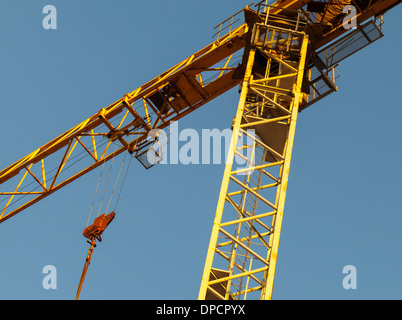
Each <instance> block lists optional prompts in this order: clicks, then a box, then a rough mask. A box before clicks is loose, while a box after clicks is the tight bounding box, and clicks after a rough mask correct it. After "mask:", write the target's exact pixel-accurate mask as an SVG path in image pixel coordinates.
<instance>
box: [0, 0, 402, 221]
mask: <svg viewBox="0 0 402 320" xmlns="http://www.w3.org/2000/svg"><path fill="white" fill-rule="evenodd" d="M354 1H355V0H354ZM309 2H311V1H310V0H284V1H278V2H277V3H275V4H274V6H273V9H272V10H271V14H281V13H283V12H284V10H287V9H292V10H296V9H300V8H302V7H303V6H305V5H306V4H308V3H309ZM398 3H400V0H378V1H362V2H361V4H360V6H358V8H359V12H358V22H359V23H361V22H363V21H365V20H367V19H369V18H371V17H372V16H375V15H377V14H379V13H382V12H384V11H386V10H387V9H388V8H391V7H393V6H395V5H396V4H398ZM242 11H243V10H242ZM244 11H245V13H246V22H245V23H244V24H242V25H241V26H239V27H238V28H237V29H235V30H229V32H228V33H227V34H226V35H224V36H222V37H219V38H218V39H217V41H215V42H213V43H211V44H210V45H208V46H207V47H205V48H204V49H202V50H200V51H198V52H197V53H195V54H194V55H192V56H190V57H189V58H187V59H186V60H184V61H182V62H181V63H179V64H178V65H176V66H174V67H173V68H171V69H169V70H168V71H166V72H164V73H162V74H161V75H159V76H158V77H156V78H155V79H153V80H151V81H149V82H148V83H146V84H144V85H143V86H141V87H140V88H138V89H136V90H134V91H132V92H131V93H128V94H126V95H125V96H124V97H123V98H122V99H119V100H118V101H116V102H114V103H112V104H111V105H109V106H108V107H106V108H103V109H101V110H100V111H99V112H98V113H96V114H95V115H93V116H92V117H90V118H89V119H87V120H85V121H83V122H82V123H80V124H78V125H77V126H75V127H73V128H72V129H70V130H68V131H67V132H65V133H64V134H62V135H60V136H59V137H57V138H56V139H53V140H52V141H50V142H49V143H47V144H45V145H44V146H42V147H40V148H39V149H37V150H35V151H34V152H32V153H30V154H28V155H27V156H26V157H24V158H22V159H20V160H19V161H17V162H15V163H14V164H12V165H10V166H9V167H7V168H6V169H4V170H2V171H1V172H0V187H1V188H0V223H2V222H4V221H6V220H7V219H9V218H11V217H13V216H14V215H16V214H17V213H19V212H21V211H23V210H25V209H26V208H28V207H30V206H31V205H33V204H35V203H36V202H38V201H40V200H42V199H44V198H46V197H47V196H49V195H51V194H52V193H54V192H55V191H57V190H60V189H61V188H63V187H64V186H66V185H68V184H69V183H71V182H73V181H75V180H77V179H78V178H80V177H81V176H83V175H85V174H86V173H88V172H90V171H92V170H94V169H95V168H97V167H99V166H101V165H102V164H103V163H105V162H107V161H109V160H110V159H112V158H113V157H114V156H117V155H119V154H121V153H123V152H124V151H126V150H128V151H130V152H131V153H133V152H137V153H138V152H140V150H141V148H144V147H146V146H148V144H147V142H149V141H147V137H148V133H149V132H150V131H151V130H157V129H163V128H166V127H167V126H168V125H169V124H170V122H172V121H177V120H179V119H181V118H182V117H184V116H186V115H187V114H189V113H191V112H193V111H194V110H196V109H198V108H199V107H201V106H202V105H204V104H206V103H207V102H209V101H211V100H213V99H214V98H216V97H218V96H219V95H221V94H223V93H224V92H226V91H228V90H230V89H232V88H233V87H235V86H237V85H239V84H240V82H241V80H242V77H243V75H244V68H245V64H246V62H245V60H246V58H247V54H244V56H243V61H242V63H241V64H240V66H233V61H232V60H234V59H232V58H233V54H234V53H236V52H238V51H240V50H241V49H243V48H245V47H246V50H247V41H248V38H249V37H250V36H251V30H250V27H252V24H253V23H254V22H256V21H255V19H256V18H255V12H254V11H253V10H251V9H250V8H248V7H246V9H245V10H244ZM257 20H258V19H257ZM346 31H347V30H345V29H344V28H341V27H340V26H336V27H335V28H330V29H329V30H328V31H327V32H326V33H325V34H324V35H323V36H322V37H321V38H320V40H319V41H317V42H316V43H315V45H314V49H316V50H317V49H319V48H320V47H322V46H324V45H325V44H326V43H328V42H330V41H332V40H333V39H334V38H335V37H338V36H340V35H341V34H343V33H345V32H346ZM315 32H316V33H317V32H318V33H319V34H320V35H322V30H320V31H315ZM222 61H224V62H225V63H224V67H222V65H220V66H216V65H218V64H219V63H222ZM231 63H232V64H231ZM214 66H216V67H215V68H214ZM228 66H230V67H228ZM211 72H215V73H216V76H215V77H213V78H212V80H211V81H205V80H204V78H203V76H205V74H207V73H211ZM332 91H334V90H332ZM322 97H324V96H322ZM305 107H306V106H301V110H302V109H303V108H305ZM102 138H107V140H108V141H107V142H106V143H105V139H102ZM114 141H118V146H117V148H115V150H113V148H111V142H114ZM77 152H84V154H85V155H86V156H88V157H89V158H90V159H91V160H92V161H90V162H87V163H86V164H85V165H83V166H81V168H79V169H77V167H78V166H76V165H74V168H75V171H73V170H72V166H70V163H71V162H72V161H74V159H76V158H75V157H79V156H78V155H77ZM67 169H69V170H67ZM32 185H33V187H32ZM26 188H30V190H26Z"/></svg>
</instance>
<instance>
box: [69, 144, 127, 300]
mask: <svg viewBox="0 0 402 320" xmlns="http://www.w3.org/2000/svg"><path fill="white" fill-rule="evenodd" d="M131 139H132V137H131ZM131 139H130V143H131ZM116 148H117V141H116ZM128 153H129V152H128V151H127V152H126V153H125V155H124V159H123V161H122V164H121V167H120V170H119V174H118V176H117V178H116V182H115V184H114V187H113V191H112V194H111V196H110V199H109V203H108V205H107V208H106V212H105V213H104V214H102V215H101V216H99V213H100V210H101V208H102V203H103V199H104V196H105V191H106V187H107V184H108V181H109V177H110V172H111V169H112V166H113V161H114V157H113V158H112V162H111V165H110V168H109V173H108V176H107V180H106V185H105V189H104V191H103V195H102V200H101V204H100V206H99V211H98V216H97V218H96V219H95V221H94V223H93V224H92V225H91V226H89V227H88V224H89V219H90V217H91V213H92V210H93V206H94V203H95V198H96V195H97V192H98V189H99V184H100V181H101V177H102V172H103V168H104V165H105V163H104V164H103V166H102V171H101V174H100V177H99V180H98V185H97V187H96V191H95V197H94V200H93V203H92V207H91V211H90V213H89V217H88V223H87V227H86V228H85V229H84V232H83V235H84V237H85V238H87V239H88V240H87V243H89V244H90V245H91V247H90V249H89V250H88V251H87V257H86V259H85V264H84V269H83V271H82V274H81V278H80V282H79V284H78V289H77V294H76V297H75V300H78V299H79V297H80V293H81V289H82V286H83V284H84V280H85V277H86V274H87V271H88V267H89V265H90V263H91V257H92V254H93V253H94V250H95V248H96V240H98V241H99V242H101V241H102V238H101V235H102V233H103V231H105V229H106V227H107V226H108V225H109V224H110V223H111V222H112V220H113V219H114V217H115V215H116V212H115V210H116V208H117V204H118V202H119V200H120V195H121V193H122V190H123V186H124V184H125V181H126V178H127V174H128V170H129V168H130V165H131V160H132V158H133V157H132V156H131V157H130V162H129V164H128V166H127V170H126V173H125V176H124V179H123V183H122V186H121V188H120V192H119V194H118V198H117V201H116V205H115V209H114V211H113V212H111V213H109V214H108V215H106V213H107V212H108V210H109V206H110V203H111V201H112V198H113V195H114V192H115V190H116V187H117V183H118V181H119V178H120V175H121V172H122V169H123V167H124V163H125V161H126V157H127V154H128Z"/></svg>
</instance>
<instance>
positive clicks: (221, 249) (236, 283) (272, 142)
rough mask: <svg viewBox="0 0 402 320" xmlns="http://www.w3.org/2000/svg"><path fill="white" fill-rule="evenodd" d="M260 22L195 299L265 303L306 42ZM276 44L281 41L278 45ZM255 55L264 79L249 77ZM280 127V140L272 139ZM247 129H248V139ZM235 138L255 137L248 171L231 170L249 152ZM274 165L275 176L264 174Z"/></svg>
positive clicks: (300, 34) (269, 290)
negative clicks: (263, 62) (252, 299)
mask: <svg viewBox="0 0 402 320" xmlns="http://www.w3.org/2000/svg"><path fill="white" fill-rule="evenodd" d="M266 23H268V24H267V25H265V24H262V25H259V26H258V27H257V28H256V29H255V30H254V32H255V38H254V39H252V49H251V50H250V52H249V57H248V64H247V69H246V73H245V77H244V81H243V86H242V91H241V96H240V101H239V106H238V110H237V115H236V119H235V122H234V125H233V136H232V142H231V145H230V149H229V153H228V161H227V164H226V167H225V172H224V176H223V181H222V186H221V191H220V195H219V199H218V205H217V209H216V214H215V220H214V224H213V229H212V234H211V239H210V244H209V247H208V252H207V258H206V263H205V268H204V272H203V275H202V280H201V286H200V291H199V296H198V298H199V299H212V300H219V299H222V300H232V299H246V298H247V297H249V296H250V295H253V296H254V297H256V295H257V294H258V295H259V296H258V298H259V299H271V298H272V290H273V284H274V276H275V269H276V262H277V255H278V249H279V239H280V234H281V226H282V219H283V212H284V207H285V198H286V191H287V185H288V178H289V171H290V162H291V156H292V148H293V142H294V135H295V129H296V121H297V115H298V112H299V105H300V104H301V103H302V102H303V100H304V98H305V94H304V93H302V84H303V80H304V71H305V65H306V59H307V48H308V43H309V40H308V36H307V35H306V34H305V33H304V32H302V31H300V30H299V27H297V26H296V27H295V30H293V31H284V30H282V29H280V28H278V27H275V26H271V25H270V24H269V23H270V20H269V19H266ZM269 38H270V39H271V41H269ZM272 39H277V40H276V41H272ZM280 39H287V40H286V41H285V42H283V43H281V44H279V43H280V41H281V40H280ZM273 43H275V45H273ZM278 44H279V45H278ZM256 52H259V55H260V57H259V58H258V59H257V60H256ZM262 56H265V57H267V59H266V65H264V71H265V74H264V75H261V77H262V78H261V79H255V77H257V76H258V75H257V72H256V70H257V69H258V68H259V67H261V66H259V65H258V64H261V59H262ZM295 59H296V60H297V61H294V60H295ZM292 60H293V61H292ZM280 127H282V128H281V129H280V130H282V131H283V134H279V135H277V136H275V135H276V133H275V132H274V131H275V130H279V128H280ZM247 128H248V129H250V128H252V129H254V130H255V138H253V137H252V135H251V134H250V133H248V132H246V131H245V130H246V129H247ZM267 134H268V135H272V138H269V137H267ZM242 135H243V136H247V137H248V138H250V139H254V142H253V143H252V144H251V145H252V148H253V150H252V152H251V153H250V156H249V159H248V160H249V166H248V167H247V168H243V169H240V170H233V166H234V165H235V157H236V156H238V155H239V154H238V151H239V150H246V149H247V147H250V145H248V146H247V145H242V144H241V145H240V147H239V144H238V137H239V136H242ZM280 144H282V145H283V146H282V148H278V145H280ZM271 158H275V160H274V161H270V160H269V159H271ZM274 167H276V175H275V173H270V172H268V171H267V170H269V169H272V168H274ZM274 171H275V170H274ZM256 173H257V174H256ZM263 176H265V177H268V180H264V177H263ZM239 187H240V190H239V191H235V192H233V191H231V190H233V189H234V188H239ZM268 190H271V192H270V193H271V195H269V194H268V193H266V192H267V191H268ZM272 190H274V192H272ZM236 196H237V197H239V196H240V199H239V198H238V199H237V200H236V199H235V197H236ZM261 207H263V209H262V212H261V213H260V211H259V210H261V209H260V208H261ZM267 210H269V211H268V212H266V211H267ZM271 210H273V211H271Z"/></svg>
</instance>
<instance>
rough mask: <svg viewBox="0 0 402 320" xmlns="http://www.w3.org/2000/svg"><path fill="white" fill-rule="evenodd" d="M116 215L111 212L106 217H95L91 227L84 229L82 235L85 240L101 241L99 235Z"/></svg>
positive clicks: (104, 215)
mask: <svg viewBox="0 0 402 320" xmlns="http://www.w3.org/2000/svg"><path fill="white" fill-rule="evenodd" d="M115 215H116V213H115V212H111V213H109V214H108V215H106V213H104V214H102V215H101V216H99V217H97V218H96V219H95V221H94V223H93V224H92V225H90V226H89V227H87V228H85V230H84V232H83V235H84V237H85V238H88V239H89V240H91V241H92V240H93V239H94V238H96V239H98V240H99V241H102V238H101V235H102V233H103V231H105V229H106V228H107V226H108V225H109V224H110V223H111V222H112V220H113V219H114V216H115Z"/></svg>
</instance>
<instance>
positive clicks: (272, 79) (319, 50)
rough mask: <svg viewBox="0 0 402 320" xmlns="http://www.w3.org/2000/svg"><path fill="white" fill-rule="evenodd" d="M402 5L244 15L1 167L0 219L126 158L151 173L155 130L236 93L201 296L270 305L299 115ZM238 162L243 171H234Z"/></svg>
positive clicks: (265, 7)
mask: <svg viewBox="0 0 402 320" xmlns="http://www.w3.org/2000/svg"><path fill="white" fill-rule="evenodd" d="M400 2H401V1H400V0H345V1H340V0H335V1H309V0H279V1H277V2H274V3H271V4H268V1H261V2H260V3H258V4H251V5H249V6H247V7H245V8H244V9H242V10H241V11H239V12H237V13H236V14H234V15H233V16H231V17H230V18H229V19H227V20H225V21H223V22H222V23H221V24H219V25H218V26H216V28H215V29H216V31H217V37H216V39H215V41H214V42H213V43H211V44H210V45H208V46H206V47H205V48H203V49H202V50H200V51H198V52H196V53H194V54H193V55H191V56H190V57H188V58H187V59H185V60H183V61H182V62H180V63H179V64H177V65H175V66H174V67H172V68H171V69H169V70H167V71H166V72H164V73H162V74H160V75H159V76H157V77H156V78H154V79H153V80H151V81H149V82H147V83H145V84H144V85H142V86H141V87H139V88H137V89H136V90H134V91H132V92H129V93H127V94H126V95H124V96H123V97H122V98H120V99H119V100H117V101H116V102H114V103H112V104H111V105H109V106H107V107H104V108H102V109H101V110H99V111H98V112H97V113H95V114H94V115H93V116H91V117H90V118H88V119H86V120H84V121H83V122H81V123H80V124H78V125H76V126H74V127H73V128H71V129H70V130H68V131H67V132H65V133H63V134H62V135H60V136H59V137H57V138H55V139H53V140H51V141H50V142H48V143H46V144H45V145H43V146H42V147H40V148H38V149H37V150H35V151H34V152H32V153H30V154H28V155H27V156H25V157H23V158H22V159H20V160H19V161H17V162H15V163H13V164H12V165H10V166H8V167H7V168H5V169H3V170H1V171H0V187H1V189H0V201H1V202H0V205H1V206H0V223H4V222H5V221H7V220H9V219H11V218H12V217H14V216H15V215H17V214H20V213H21V212H23V211H28V210H29V208H30V207H31V206H32V205H34V204H35V203H37V202H39V201H41V200H43V199H45V198H47V197H48V196H50V195H52V194H53V193H55V192H56V191H58V190H60V189H62V188H64V187H66V186H67V185H69V184H70V183H72V182H74V181H76V180H77V179H79V178H82V177H83V176H85V175H86V174H87V173H89V172H91V171H93V170H95V169H97V168H99V167H101V166H103V165H104V164H105V163H107V162H109V161H110V160H112V159H114V158H115V157H116V156H119V155H121V154H123V153H126V152H128V153H129V154H131V155H132V156H133V157H135V158H136V159H137V160H138V161H139V162H141V164H142V165H143V166H144V167H145V168H146V169H150V168H151V167H152V166H153V165H155V163H151V162H150V161H149V159H147V155H148V152H149V150H150V148H152V147H153V145H154V143H155V141H158V135H157V134H156V135H154V136H153V137H154V139H149V137H150V132H159V130H163V129H166V128H168V127H169V125H170V124H171V123H172V122H175V121H178V120H180V119H182V118H183V117H185V116H187V115H189V114H190V113H192V112H193V111H196V110H197V109H199V108H201V107H202V106H204V105H205V104H207V103H208V102H210V101H212V100H214V99H215V98H217V97H219V96H220V95H222V94H223V93H225V92H227V91H229V90H231V89H233V88H239V92H240V99H239V104H238V109H237V112H236V115H235V119H234V120H233V123H232V131H233V135H232V140H231V144H230V147H229V151H228V160H227V162H226V165H225V170H224V175H223V180H222V185H221V189H220V193H219V198H218V205H217V209H216V213H215V218H214V223H213V227H212V233H211V238H210V243H209V246H208V251H207V257H206V262H205V267H204V271H203V274H202V280H201V286H200V290H199V296H198V298H199V299H201V300H203V299H207V300H238V299H250V298H251V299H253V298H254V299H264V300H267V299H272V293H273V287H274V279H275V271H276V265H277V256H278V249H279V240H280V235H281V226H282V219H283V213H284V208H285V198H286V191H287V184H288V177H289V171H290V164H291V157H292V150H293V142H294V137H295V132H296V123H297V117H298V114H299V113H300V112H302V111H303V110H305V109H306V108H309V107H310V106H311V105H313V104H314V103H316V102H318V101H320V100H322V99H323V98H325V97H327V96H328V95H330V94H331V93H333V92H336V91H337V90H338V88H337V86H336V84H335V80H336V78H337V70H336V68H337V67H338V65H339V64H340V63H341V62H342V61H343V60H345V59H346V58H348V57H349V56H351V55H352V54H354V53H356V52H358V51H359V50H361V49H362V48H364V47H366V46H368V45H370V44H372V43H374V42H375V41H377V40H378V39H380V38H381V37H382V36H383V33H382V21H383V20H382V16H383V14H384V13H385V12H387V11H388V10H390V9H392V8H393V7H395V6H396V5H398V4H399V3H400ZM345 7H346V8H349V7H350V9H346V10H345ZM352 8H353V10H355V12H356V15H352V16H351V15H350V14H351V12H352V11H353V10H352ZM239 20H240V21H241V23H238V25H236V22H238V21H239ZM354 23H355V25H356V27H355V28H351V27H350V25H353V24H354ZM239 53H240V54H241V56H242V59H241V61H240V63H239V64H238V65H236V64H234V61H233V60H234V59H233V57H234V55H235V54H239ZM252 132H253V133H254V134H252ZM244 141H247V142H244ZM78 152H80V154H84V155H85V156H86V160H85V161H76V160H77V159H76V158H75V156H76V154H77V153H78ZM245 153H247V155H248V156H247V157H245V156H244V154H245ZM236 157H240V158H243V159H244V161H245V163H247V166H246V167H244V168H241V169H238V168H235V166H233V163H234V159H235V158H236ZM28 180H29V181H31V182H30V183H29V189H28V188H25V187H24V186H25V185H27V181H28ZM32 184H33V185H32Z"/></svg>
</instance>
